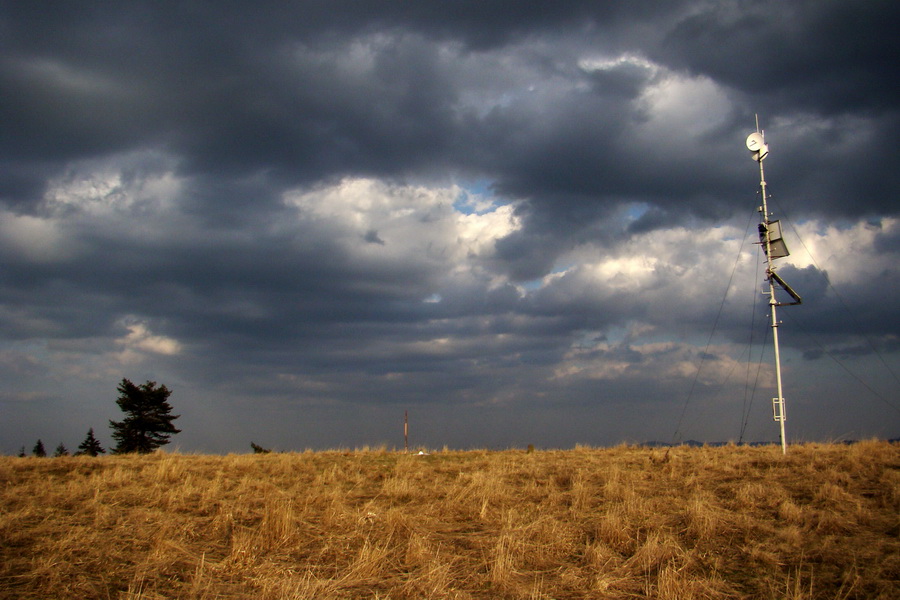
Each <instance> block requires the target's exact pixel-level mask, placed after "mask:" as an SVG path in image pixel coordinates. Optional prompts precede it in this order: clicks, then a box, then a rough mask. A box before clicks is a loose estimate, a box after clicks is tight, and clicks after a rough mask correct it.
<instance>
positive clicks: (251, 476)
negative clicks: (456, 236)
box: [0, 441, 900, 600]
mask: <svg viewBox="0 0 900 600" xmlns="http://www.w3.org/2000/svg"><path fill="white" fill-rule="evenodd" d="M0 484H2V488H0V490H2V502H0V598H4V599H5V598H10V599H11V598H16V599H20V600H25V599H32V598H41V599H44V598H60V599H63V598H72V599H78V600H84V599H90V598H101V599H121V600H124V599H144V600H155V599H160V598H185V599H196V600H201V599H203V600H206V599H209V600H211V599H215V598H258V599H263V600H265V599H297V600H299V599H312V598H316V599H326V600H327V599H337V598H379V599H388V598H391V599H402V598H452V599H468V598H523V599H524V598H528V599H547V598H557V599H560V598H661V599H678V600H690V599H698V600H699V599H712V598H790V599H794V600H800V599H814V598H829V599H831V598H839V599H848V598H867V599H868V598H882V599H885V600H887V599H894V598H898V597H900V516H898V515H900V446H897V445H892V444H888V443H886V442H877V441H870V442H864V443H861V444H856V445H853V446H844V445H819V444H809V445H802V446H793V447H791V449H790V451H789V453H788V456H787V457H783V456H781V451H780V448H777V447H764V448H748V447H735V446H730V447H723V448H686V447H684V448H673V449H671V450H668V451H665V450H658V449H656V450H654V449H644V448H632V447H618V448H611V449H590V448H583V447H579V448H576V449H575V450H569V451H544V452H541V451H538V452H533V453H527V452H524V451H516V450H509V451H503V452H487V451H467V452H451V451H444V452H438V453H435V454H432V455H428V456H417V455H406V454H401V453H394V452H388V451H385V450H366V451H355V452H319V453H313V452H305V453H299V454H257V455H229V456H194V455H178V454H174V455H173V454H165V453H157V454H153V455H149V456H112V457H102V458H89V457H62V458H54V459H36V458H13V457H3V458H0Z"/></svg>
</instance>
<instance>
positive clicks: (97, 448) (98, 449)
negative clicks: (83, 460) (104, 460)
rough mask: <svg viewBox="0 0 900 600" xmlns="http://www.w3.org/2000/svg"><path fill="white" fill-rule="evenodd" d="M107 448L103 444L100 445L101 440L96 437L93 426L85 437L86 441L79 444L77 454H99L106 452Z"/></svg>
mask: <svg viewBox="0 0 900 600" xmlns="http://www.w3.org/2000/svg"><path fill="white" fill-rule="evenodd" d="M105 453H106V450H105V449H104V448H103V446H101V445H100V442H99V441H97V438H95V437H94V428H93V427H91V428H90V429H88V432H87V437H85V438H84V441H83V442H81V444H79V445H78V452H77V454H80V455H84V456H98V455H100V454H105Z"/></svg>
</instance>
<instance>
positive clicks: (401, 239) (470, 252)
mask: <svg viewBox="0 0 900 600" xmlns="http://www.w3.org/2000/svg"><path fill="white" fill-rule="evenodd" d="M460 195H461V189H460V188H459V187H457V186H450V187H444V188H430V187H425V186H412V185H390V184H386V183H384V182H381V181H378V180H375V179H350V178H348V179H344V180H343V181H341V182H340V183H338V184H336V185H333V186H330V187H326V188H319V189H315V190H312V191H292V192H289V193H287V194H285V196H284V201H285V203H286V204H288V205H289V206H294V207H296V208H297V209H298V212H299V219H300V221H301V222H303V223H306V224H309V225H313V226H315V227H316V228H317V229H318V230H321V228H326V229H327V230H328V231H329V232H330V233H331V235H332V236H333V239H334V240H335V241H337V242H339V243H340V244H341V245H342V246H343V247H344V248H345V249H346V250H347V251H348V252H349V253H350V255H351V256H352V257H354V258H356V259H360V260H365V261H371V262H374V263H385V264H398V265H399V264H403V263H422V262H428V263H432V264H433V265H434V268H440V270H441V271H443V272H445V273H447V272H458V271H459V270H460V269H462V270H468V269H470V268H473V265H472V263H473V262H476V263H477V262H478V260H479V259H486V258H490V256H492V255H493V252H494V244H495V242H496V241H497V240H498V239H500V238H503V237H505V236H507V235H509V234H510V233H511V232H513V231H515V230H517V229H518V228H519V227H521V223H520V222H519V220H518V218H517V217H516V216H515V214H514V207H513V206H512V205H499V206H498V205H490V206H489V205H488V203H487V202H486V201H484V200H483V199H481V198H478V199H475V200H472V202H473V203H474V204H475V205H477V206H478V208H479V209H480V211H481V212H478V213H468V214H467V213H466V212H461V211H458V210H456V209H455V208H454V202H455V201H457V199H458V198H459V197H460ZM439 265H440V267H439Z"/></svg>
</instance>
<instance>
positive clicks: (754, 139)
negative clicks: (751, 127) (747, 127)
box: [747, 131, 766, 152]
mask: <svg viewBox="0 0 900 600" xmlns="http://www.w3.org/2000/svg"><path fill="white" fill-rule="evenodd" d="M765 143H766V142H765V140H764V139H763V136H762V134H761V133H759V132H758V131H754V132H753V133H751V134H750V135H748V136H747V149H748V150H750V152H758V151H759V149H760V148H762V147H763V146H764V145H765Z"/></svg>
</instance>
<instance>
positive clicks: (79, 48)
mask: <svg viewBox="0 0 900 600" xmlns="http://www.w3.org/2000/svg"><path fill="white" fill-rule="evenodd" d="M898 26H900V5H898V4H897V3H895V2H888V1H878V0H873V1H870V2H857V1H855V0H843V1H839V0H816V1H815V2H813V1H806V2H804V1H798V2H781V1H775V0H759V1H755V2H746V1H737V0H722V1H713V0H684V1H675V0H673V1H671V2H656V1H646V0H644V1H642V0H637V1H634V2H596V1H576V0H572V1H565V0H557V1H555V2H552V3H551V2H522V1H520V0H516V1H510V0H478V1H477V2H473V1H468V0H460V1H458V2H452V3H447V2H435V1H432V0H417V1H416V2H386V1H376V0H372V1H363V2H356V1H348V0H328V1H319V0H305V1H300V2H291V3H286V2H265V1H258V2H252V3H249V2H221V1H220V2H196V1H179V2H166V1H155V2H143V3H142V2H121V3H109V2H90V1H81V2H69V3H59V2H40V1H33V2H13V1H5V0H4V1H0V90H2V93H0V123H2V125H0V453H6V454H11V453H16V452H18V451H19V449H20V448H22V447H24V448H25V450H26V452H27V451H30V449H31V447H32V446H33V445H34V443H35V442H36V440H37V439H41V440H42V441H43V443H44V445H45V446H46V447H48V448H51V449H52V448H54V447H56V445H57V444H59V443H63V444H65V445H66V446H67V447H68V448H69V449H72V450H74V449H75V448H76V447H77V445H78V444H79V443H80V442H81V441H82V440H83V439H84V438H85V435H86V433H87V431H88V429H89V428H93V429H94V431H95V434H96V436H97V438H98V439H99V440H100V441H101V443H102V444H104V445H106V446H107V447H108V446H110V445H111V442H112V440H111V436H110V430H109V426H108V424H109V420H111V419H112V420H120V419H121V418H122V416H123V415H122V413H121V411H119V409H118V407H117V406H116V403H115V400H116V396H117V392H116V387H117V385H118V384H119V382H121V381H122V379H129V380H131V381H134V382H135V383H143V382H145V381H153V382H156V383H158V384H163V385H165V386H166V387H167V388H169V389H170V390H171V391H172V395H171V397H170V402H171V404H172V406H173V407H174V412H175V413H176V414H178V415H180V417H179V419H178V420H177V421H176V422H175V424H176V426H178V427H179V428H181V430H182V432H181V433H180V434H178V435H177V436H175V437H173V439H172V444H171V445H170V446H168V447H167V448H168V449H170V450H175V451H181V452H211V453H227V452H249V451H250V443H251V441H252V442H255V443H256V444H259V445H261V446H264V447H269V448H275V449H278V450H285V451H290V450H304V449H328V448H361V447H365V446H370V447H378V446H385V447H388V448H402V447H403V445H404V438H403V419H404V414H405V413H406V414H408V415H409V443H410V445H411V446H412V447H414V448H419V447H422V448H431V449H440V448H444V447H447V448H453V449H465V448H509V447H524V446H526V445H528V444H534V445H535V446H536V447H541V448H569V447H573V446H575V445H576V444H582V445H590V446H607V445H616V444H620V443H638V442H644V441H651V440H658V441H665V442H673V441H675V442H677V441H685V440H691V439H693V440H700V441H709V442H713V441H777V440H778V435H779V434H778V425H777V423H775V422H774V421H773V418H772V398H773V397H774V396H775V395H776V392H775V369H774V356H773V348H772V333H771V328H770V327H769V322H768V321H767V319H768V316H767V315H768V306H767V299H766V297H765V296H764V295H763V294H762V292H763V291H764V289H765V271H764V265H763V262H762V260H761V259H762V256H761V252H760V247H759V245H758V243H757V242H758V237H757V225H758V223H759V220H760V214H759V213H758V207H759V205H760V203H761V199H760V170H759V165H758V163H756V162H754V161H753V160H752V158H751V155H750V152H749V151H748V150H747V148H746V146H745V140H746V138H747V136H748V135H749V134H750V133H752V132H754V131H755V130H756V127H757V115H758V121H759V127H760V129H761V130H762V131H763V132H764V133H765V139H766V142H767V143H768V145H769V150H770V153H769V155H768V157H767V158H766V159H765V161H764V162H763V167H764V176H765V180H766V184H767V189H768V192H769V194H770V196H771V197H770V198H769V200H768V202H769V210H770V212H771V213H772V214H773V216H772V218H773V219H781V222H782V228H783V231H784V237H785V241H786V243H787V245H788V247H789V249H790V251H791V255H790V256H789V257H787V258H783V259H780V260H779V261H777V263H778V264H777V266H778V273H779V275H780V276H781V277H782V278H783V279H784V280H785V281H787V282H788V283H789V284H790V285H791V287H793V288H794V289H795V290H796V291H797V292H798V293H799V294H800V295H801V296H802V297H803V304H802V305H801V306H790V307H784V308H780V309H778V312H777V316H778V319H779V321H780V325H779V327H778V333H779V336H780V342H781V359H782V367H783V379H784V397H785V399H786V405H787V421H786V423H785V425H786V430H787V438H788V442H789V443H793V442H802V441H837V440H846V439H864V438H871V437H879V438H896V437H900V379H898V373H900V356H898V352H900V311H898V307H900V266H898V265H900V262H898V258H900V220H898V219H900V198H898V192H900V177H898V173H900V169H898V167H897V164H898V161H897V159H898V147H897V141H898V139H900V97H898V95H900V87H898V86H897V85H895V80H896V78H897V73H898V68H897V61H898V57H900V47H898V46H900V38H898V36H897V35H896V31H897V29H898Z"/></svg>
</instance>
